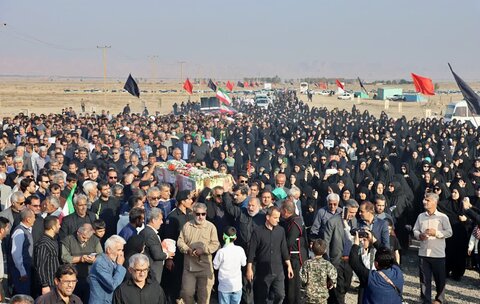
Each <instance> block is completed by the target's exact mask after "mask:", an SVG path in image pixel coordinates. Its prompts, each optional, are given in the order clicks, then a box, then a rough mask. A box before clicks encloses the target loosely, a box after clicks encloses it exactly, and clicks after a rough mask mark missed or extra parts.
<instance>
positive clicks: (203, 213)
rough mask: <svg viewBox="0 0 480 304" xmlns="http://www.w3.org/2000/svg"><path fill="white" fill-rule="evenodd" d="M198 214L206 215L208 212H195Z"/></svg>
mask: <svg viewBox="0 0 480 304" xmlns="http://www.w3.org/2000/svg"><path fill="white" fill-rule="evenodd" d="M195 215H196V216H206V215H207V213H206V212H197V213H195Z"/></svg>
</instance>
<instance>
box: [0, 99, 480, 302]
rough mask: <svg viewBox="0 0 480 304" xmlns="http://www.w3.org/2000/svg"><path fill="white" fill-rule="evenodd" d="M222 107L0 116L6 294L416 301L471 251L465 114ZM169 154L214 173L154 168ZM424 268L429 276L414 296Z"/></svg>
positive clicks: (473, 212) (24, 298)
mask: <svg viewBox="0 0 480 304" xmlns="http://www.w3.org/2000/svg"><path fill="white" fill-rule="evenodd" d="M275 94H276V95H277V96H276V101H275V104H274V105H273V106H270V107H269V108H266V109H264V108H257V107H255V106H254V105H245V104H242V103H241V102H240V101H239V100H237V101H235V102H234V105H235V107H236V108H237V110H238V113H237V114H236V115H231V116H227V115H224V114H213V115H200V113H199V112H198V107H197V106H195V103H192V102H188V103H186V104H185V103H183V104H182V105H181V106H177V108H176V109H174V110H175V111H174V112H175V114H178V115H175V114H170V115H154V116H149V115H148V114H146V113H144V114H135V113H131V111H130V108H129V107H128V108H127V107H126V108H125V109H124V111H123V112H122V113H119V114H118V115H112V114H110V113H109V112H107V111H103V112H102V113H98V114H96V113H93V114H85V113H82V114H77V113H75V111H74V110H73V109H72V108H66V109H64V110H63V111H62V115H56V114H48V115H45V114H41V115H36V114H32V115H30V116H25V115H22V114H19V115H17V116H15V117H9V118H4V119H3V121H2V123H1V126H0V133H1V135H0V136H1V138H0V205H1V212H0V240H2V247H1V250H2V254H0V258H2V260H1V261H0V280H2V281H1V284H0V287H1V288H0V296H1V300H3V301H4V300H5V299H6V298H10V303H33V301H34V300H33V299H35V303H41V304H43V303H187V304H190V303H195V302H196V303H210V300H211V299H212V297H213V295H214V297H215V299H216V301H218V303H240V302H241V303H345V295H346V293H347V292H348V291H349V289H350V288H351V284H352V277H354V276H356V278H358V280H359V282H360V287H359V291H358V303H384V302H382V301H383V300H382V299H389V303H401V302H402V289H403V284H404V281H403V274H402V270H401V265H402V256H403V255H404V254H405V253H406V251H408V250H409V246H410V245H411V243H412V241H413V240H414V239H416V240H418V241H419V242H420V249H419V251H418V256H419V272H420V282H419V284H420V288H419V290H420V292H419V296H420V298H421V300H422V302H423V303H433V302H436V303H444V302H445V285H446V284H447V278H450V279H452V280H461V279H462V277H463V275H464V273H465V269H466V267H467V264H468V263H467V262H468V261H473V265H474V266H475V267H476V269H477V270H478V269H480V268H479V261H480V259H479V258H478V257H479V252H478V241H479V239H480V226H479V225H480V209H479V208H480V202H479V201H480V183H479V182H480V141H479V133H478V131H477V129H476V128H474V127H473V126H472V125H470V124H468V123H456V122H453V123H445V122H444V121H443V120H442V119H439V120H437V119H421V120H417V119H414V120H407V119H406V118H405V117H401V118H398V119H394V118H391V117H388V116H387V115H386V114H385V113H382V114H381V115H380V117H374V116H372V115H370V114H369V113H368V111H365V112H363V113H361V112H360V111H359V110H358V109H356V108H355V106H354V107H353V108H352V110H351V111H346V110H338V109H334V110H328V109H326V108H318V107H311V106H310V105H309V104H308V103H304V102H302V101H301V100H299V98H298V97H297V95H296V93H295V92H294V91H277V92H276V93H275ZM169 160H176V161H178V162H182V163H190V164H192V165H194V166H198V167H207V168H210V169H213V170H216V171H219V172H220V173H223V174H225V176H228V177H229V178H226V179H225V180H226V182H225V184H224V185H223V186H214V187H212V186H211V180H209V179H205V180H204V181H203V182H204V186H205V187H204V188H203V189H179V185H177V184H170V183H167V182H164V181H161V180H157V179H156V174H155V171H156V169H157V167H159V166H161V164H162V163H164V162H167V161H169ZM432 276H433V279H434V280H435V287H436V294H435V295H434V296H433V297H432V290H431V287H432V282H431V281H432Z"/></svg>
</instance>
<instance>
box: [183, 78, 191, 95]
mask: <svg viewBox="0 0 480 304" xmlns="http://www.w3.org/2000/svg"><path fill="white" fill-rule="evenodd" d="M183 88H184V89H185V91H187V92H188V93H189V94H192V91H193V85H192V83H191V82H190V80H188V78H187V80H185V82H184V83H183Z"/></svg>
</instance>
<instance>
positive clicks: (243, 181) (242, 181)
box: [238, 180, 248, 184]
mask: <svg viewBox="0 0 480 304" xmlns="http://www.w3.org/2000/svg"><path fill="white" fill-rule="evenodd" d="M238 182H239V183H241V184H246V183H248V180H239V181H238Z"/></svg>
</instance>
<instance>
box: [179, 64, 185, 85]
mask: <svg viewBox="0 0 480 304" xmlns="http://www.w3.org/2000/svg"><path fill="white" fill-rule="evenodd" d="M178 63H180V83H182V81H183V64H185V63H186V61H179V62H178Z"/></svg>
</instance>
